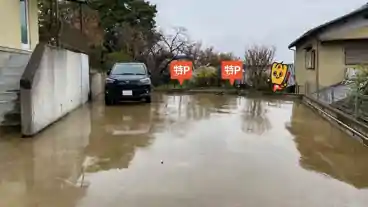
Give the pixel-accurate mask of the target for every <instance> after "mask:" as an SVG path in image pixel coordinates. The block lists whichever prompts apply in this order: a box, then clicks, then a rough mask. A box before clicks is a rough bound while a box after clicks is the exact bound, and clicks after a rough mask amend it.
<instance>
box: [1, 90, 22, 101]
mask: <svg viewBox="0 0 368 207" xmlns="http://www.w3.org/2000/svg"><path fill="white" fill-rule="evenodd" d="M18 95H19V92H11V91H9V92H8V91H5V92H0V102H8V101H17V99H18Z"/></svg>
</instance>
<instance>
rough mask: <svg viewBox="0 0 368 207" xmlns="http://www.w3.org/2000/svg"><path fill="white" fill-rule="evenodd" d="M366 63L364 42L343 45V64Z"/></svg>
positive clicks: (367, 58) (367, 51)
mask: <svg viewBox="0 0 368 207" xmlns="http://www.w3.org/2000/svg"><path fill="white" fill-rule="evenodd" d="M366 64H368V46H367V45H366V44H360V45H349V46H346V47H345V65H366Z"/></svg>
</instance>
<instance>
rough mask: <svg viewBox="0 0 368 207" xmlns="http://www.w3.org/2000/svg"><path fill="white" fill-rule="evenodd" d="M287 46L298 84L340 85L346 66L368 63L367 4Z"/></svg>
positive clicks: (310, 89) (316, 85) (316, 87)
mask: <svg viewBox="0 0 368 207" xmlns="http://www.w3.org/2000/svg"><path fill="white" fill-rule="evenodd" d="M289 49H293V50H294V51H295V53H294V64H295V75H296V81H297V84H298V85H300V86H301V87H303V86H305V85H308V86H309V87H308V90H307V91H316V90H319V89H321V88H324V87H328V86H331V85H336V84H340V83H341V82H343V81H344V78H345V77H346V75H345V74H346V71H347V70H348V69H350V68H355V67H357V65H363V64H368V4H365V5H363V6H362V7H360V8H358V9H356V10H354V11H352V12H350V13H348V14H346V15H344V16H341V17H339V18H337V19H334V20H332V21H330V22H327V23H325V24H322V25H320V26H318V27H316V28H313V29H311V30H309V31H307V32H306V33H304V34H303V35H302V36H300V37H299V38H298V39H296V40H294V41H293V42H292V43H291V44H290V45H289ZM300 91H301V92H303V91H306V90H305V89H304V90H303V89H302V88H301V90H300Z"/></svg>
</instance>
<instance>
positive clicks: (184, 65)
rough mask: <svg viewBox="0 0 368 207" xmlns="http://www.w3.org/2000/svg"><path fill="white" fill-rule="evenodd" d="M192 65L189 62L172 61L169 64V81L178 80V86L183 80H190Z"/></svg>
mask: <svg viewBox="0 0 368 207" xmlns="http://www.w3.org/2000/svg"><path fill="white" fill-rule="evenodd" d="M192 71H193V63H192V62H191V61H172V62H171V63H170V76H171V79H175V80H178V81H179V83H180V85H182V84H183V82H184V80H189V79H191V78H192Z"/></svg>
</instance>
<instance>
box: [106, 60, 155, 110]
mask: <svg viewBox="0 0 368 207" xmlns="http://www.w3.org/2000/svg"><path fill="white" fill-rule="evenodd" d="M107 74H108V77H107V78H106V82H105V104H106V105H113V104H115V103H118V102H119V101H123V100H145V101H146V102H147V103H150V102H151V79H150V72H149V71H148V69H147V67H146V65H145V64H144V63H116V64H115V65H114V66H113V67H112V69H111V70H110V71H109V72H108V73H107Z"/></svg>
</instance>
